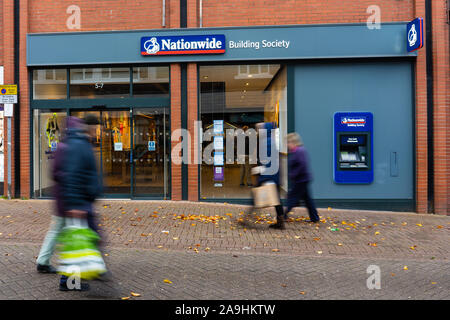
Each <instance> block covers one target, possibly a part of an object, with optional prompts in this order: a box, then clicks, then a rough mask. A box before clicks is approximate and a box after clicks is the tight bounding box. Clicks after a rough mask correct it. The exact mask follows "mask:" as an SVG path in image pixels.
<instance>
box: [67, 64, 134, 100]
mask: <svg viewBox="0 0 450 320" xmlns="http://www.w3.org/2000/svg"><path fill="white" fill-rule="evenodd" d="M129 96H130V68H82V69H70V97H71V98H82V99H89V98H126V97H129Z"/></svg>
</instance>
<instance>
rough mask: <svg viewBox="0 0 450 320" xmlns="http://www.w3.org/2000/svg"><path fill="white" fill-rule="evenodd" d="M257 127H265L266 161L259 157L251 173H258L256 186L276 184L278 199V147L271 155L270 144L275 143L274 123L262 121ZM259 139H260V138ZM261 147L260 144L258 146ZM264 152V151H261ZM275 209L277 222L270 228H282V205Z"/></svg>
mask: <svg viewBox="0 0 450 320" xmlns="http://www.w3.org/2000/svg"><path fill="white" fill-rule="evenodd" d="M257 128H258V129H266V134H267V135H266V136H263V141H264V139H266V147H267V158H268V159H267V160H268V161H267V163H262V162H261V160H264V159H259V161H258V164H259V165H258V166H257V167H255V168H253V169H252V174H259V177H258V186H261V185H263V184H267V183H274V184H276V186H277V191H278V199H280V166H279V162H280V159H279V154H278V149H277V148H275V152H276V154H274V155H272V144H275V143H276V142H275V141H272V132H273V133H274V132H275V130H276V129H277V128H276V125H275V123H273V122H264V123H262V124H258V125H257ZM260 141H261V140H260ZM259 148H261V145H260V146H259ZM263 153H264V152H263ZM275 210H276V212H277V222H276V223H275V224H271V225H270V226H269V227H270V228H275V229H284V228H285V227H284V221H283V206H282V205H281V201H280V204H279V205H277V206H275Z"/></svg>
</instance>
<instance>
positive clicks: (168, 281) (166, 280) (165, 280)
mask: <svg viewBox="0 0 450 320" xmlns="http://www.w3.org/2000/svg"><path fill="white" fill-rule="evenodd" d="M164 282H165V283H169V284H170V283H172V281H170V280H169V279H164Z"/></svg>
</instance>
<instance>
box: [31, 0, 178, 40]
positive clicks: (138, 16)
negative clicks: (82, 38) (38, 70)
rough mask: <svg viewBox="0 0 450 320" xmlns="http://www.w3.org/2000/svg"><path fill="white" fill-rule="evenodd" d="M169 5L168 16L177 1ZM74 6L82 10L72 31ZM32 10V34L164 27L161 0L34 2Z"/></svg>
mask: <svg viewBox="0 0 450 320" xmlns="http://www.w3.org/2000/svg"><path fill="white" fill-rule="evenodd" d="M166 2H167V5H166V14H167V12H168V11H169V7H170V8H172V7H174V6H176V5H177V4H176V2H177V1H173V0H171V1H169V0H167V1H166ZM71 5H76V6H78V7H79V8H80V11H81V24H80V26H81V28H80V29H79V30H70V29H68V28H67V25H66V22H67V20H68V18H69V17H70V16H71V13H67V12H66V11H67V9H68V7H69V6H71ZM178 6H179V5H178ZM28 8H29V15H28V17H29V24H30V32H33V33H38V32H65V31H93V30H102V31H105V30H133V29H152V28H161V26H162V1H161V0H133V1H127V0H101V1H86V0H59V1H52V0H30V1H29V6H28ZM175 20H176V19H175ZM167 22H168V23H169V24H167V25H170V24H171V22H170V19H169V17H166V23H167ZM175 22H176V21H175Z"/></svg>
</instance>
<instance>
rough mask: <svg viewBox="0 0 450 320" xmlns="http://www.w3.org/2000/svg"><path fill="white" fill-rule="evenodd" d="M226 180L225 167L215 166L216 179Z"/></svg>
mask: <svg viewBox="0 0 450 320" xmlns="http://www.w3.org/2000/svg"><path fill="white" fill-rule="evenodd" d="M223 180H224V170H223V167H214V181H223Z"/></svg>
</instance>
